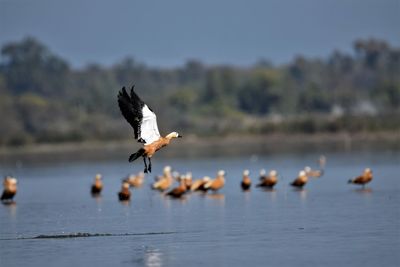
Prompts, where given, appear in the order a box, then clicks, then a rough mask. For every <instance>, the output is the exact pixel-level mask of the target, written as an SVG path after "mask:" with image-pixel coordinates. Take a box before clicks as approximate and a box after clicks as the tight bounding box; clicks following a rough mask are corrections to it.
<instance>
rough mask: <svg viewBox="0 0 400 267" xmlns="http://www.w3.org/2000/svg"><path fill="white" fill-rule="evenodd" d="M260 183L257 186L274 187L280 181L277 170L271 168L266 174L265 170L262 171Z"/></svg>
mask: <svg viewBox="0 0 400 267" xmlns="http://www.w3.org/2000/svg"><path fill="white" fill-rule="evenodd" d="M260 181H261V182H260V183H259V184H258V185H257V187H264V188H269V189H272V188H274V186H275V185H276V183H277V182H278V172H277V171H276V170H271V171H270V172H269V174H268V175H266V172H265V170H264V169H263V170H261V171H260Z"/></svg>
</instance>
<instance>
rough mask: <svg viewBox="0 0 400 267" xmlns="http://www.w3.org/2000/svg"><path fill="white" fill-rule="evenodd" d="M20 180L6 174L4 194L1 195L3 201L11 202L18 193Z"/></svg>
mask: <svg viewBox="0 0 400 267" xmlns="http://www.w3.org/2000/svg"><path fill="white" fill-rule="evenodd" d="M17 184H18V181H17V179H15V178H14V177H11V176H6V177H5V178H4V181H3V187H4V190H3V194H2V195H1V201H3V202H10V201H12V200H13V198H14V196H15V194H17Z"/></svg>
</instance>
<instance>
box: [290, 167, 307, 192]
mask: <svg viewBox="0 0 400 267" xmlns="http://www.w3.org/2000/svg"><path fill="white" fill-rule="evenodd" d="M307 182H308V177H307V175H306V174H305V172H304V171H302V172H301V173H300V174H299V176H298V177H297V178H296V179H295V180H294V181H293V182H292V183H291V185H292V186H294V187H300V188H301V187H303V186H304V185H305V184H306V183H307Z"/></svg>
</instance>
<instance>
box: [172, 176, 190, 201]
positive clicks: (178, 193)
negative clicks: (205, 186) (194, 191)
mask: <svg viewBox="0 0 400 267" xmlns="http://www.w3.org/2000/svg"><path fill="white" fill-rule="evenodd" d="M186 191H187V186H186V177H182V178H181V179H180V182H179V186H178V187H175V188H174V189H172V190H171V191H169V192H168V193H167V196H171V197H173V198H181V197H182V196H183V195H184V194H185V193H186Z"/></svg>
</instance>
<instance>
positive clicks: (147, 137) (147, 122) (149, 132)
mask: <svg viewBox="0 0 400 267" xmlns="http://www.w3.org/2000/svg"><path fill="white" fill-rule="evenodd" d="M142 114H143V119H142V124H141V125H140V137H141V138H142V139H143V140H144V141H146V144H145V145H149V144H151V143H153V142H154V141H157V140H158V139H159V138H160V137H161V136H160V132H159V131H158V126H157V117H156V114H154V112H152V111H151V110H150V109H149V107H148V106H147V105H144V107H143V109H142Z"/></svg>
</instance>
